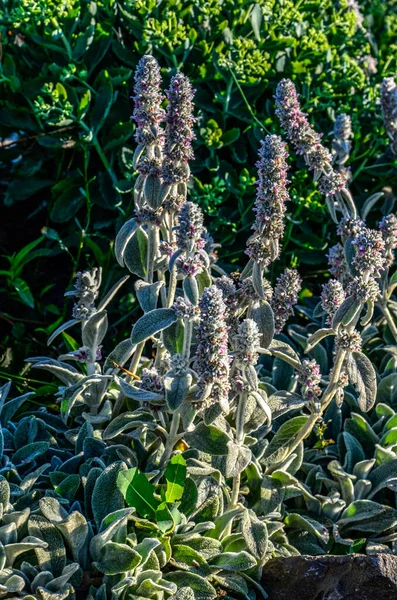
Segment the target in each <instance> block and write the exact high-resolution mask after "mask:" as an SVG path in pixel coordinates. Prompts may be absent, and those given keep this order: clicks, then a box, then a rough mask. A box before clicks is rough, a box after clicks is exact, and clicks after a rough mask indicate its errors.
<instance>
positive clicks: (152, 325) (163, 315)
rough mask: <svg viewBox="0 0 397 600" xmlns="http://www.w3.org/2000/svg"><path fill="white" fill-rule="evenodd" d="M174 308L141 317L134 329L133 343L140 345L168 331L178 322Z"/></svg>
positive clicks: (161, 309)
mask: <svg viewBox="0 0 397 600" xmlns="http://www.w3.org/2000/svg"><path fill="white" fill-rule="evenodd" d="M176 318H177V317H176V314H175V311H174V310H173V309H172V308H157V309H156V310H151V311H150V312H148V313H146V314H145V315H143V317H141V318H140V319H139V320H138V321H137V322H136V323H135V325H134V327H133V328H132V333H131V343H132V344H139V343H140V342H144V341H145V340H147V339H149V338H150V337H152V336H153V335H155V334H156V333H158V332H159V331H162V330H163V329H166V328H167V327H169V326H170V325H172V323H175V321H176Z"/></svg>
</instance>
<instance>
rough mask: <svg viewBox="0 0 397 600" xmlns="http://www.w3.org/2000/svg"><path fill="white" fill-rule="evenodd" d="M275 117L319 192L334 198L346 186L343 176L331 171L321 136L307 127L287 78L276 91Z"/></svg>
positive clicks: (329, 159) (307, 122)
mask: <svg viewBox="0 0 397 600" xmlns="http://www.w3.org/2000/svg"><path fill="white" fill-rule="evenodd" d="M275 100H276V106H277V109H276V114H277V116H278V117H279V119H280V122H281V125H282V127H283V129H284V130H285V132H286V134H287V138H288V139H289V140H290V142H292V144H293V145H294V147H295V150H296V152H297V154H301V155H303V156H304V158H305V161H306V164H307V165H308V167H309V170H311V171H313V172H314V179H315V180H316V181H319V188H320V191H321V192H322V193H323V194H325V195H326V196H334V195H335V194H336V193H338V192H340V191H341V190H343V189H344V188H345V187H346V177H345V176H344V175H343V174H341V173H337V172H336V171H334V169H333V168H332V155H331V153H330V152H329V151H328V150H327V149H326V148H325V147H324V146H323V145H322V144H321V137H322V136H321V134H319V133H317V132H316V131H315V130H314V129H313V127H312V126H311V125H310V123H309V121H308V119H307V115H306V114H305V113H304V112H302V110H301V107H300V105H299V100H298V94H297V92H296V89H295V86H294V84H293V83H292V81H290V80H289V79H282V80H281V81H280V83H279V84H278V86H277V89H276V95H275Z"/></svg>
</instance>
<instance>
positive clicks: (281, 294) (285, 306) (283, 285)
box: [271, 269, 302, 333]
mask: <svg viewBox="0 0 397 600" xmlns="http://www.w3.org/2000/svg"><path fill="white" fill-rule="evenodd" d="M301 284H302V280H301V278H300V276H299V273H298V271H296V270H295V269H285V270H284V272H283V273H282V274H281V275H280V277H278V278H277V282H276V285H275V288H274V293H273V297H272V300H271V306H272V309H273V312H274V323H275V331H276V333H280V332H281V330H282V329H283V327H284V325H285V323H286V322H287V320H288V318H289V317H290V316H292V315H293V314H294V306H295V304H296V303H297V302H298V294H299V292H300V289H301Z"/></svg>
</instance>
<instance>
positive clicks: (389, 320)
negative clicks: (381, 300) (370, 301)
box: [380, 304, 397, 342]
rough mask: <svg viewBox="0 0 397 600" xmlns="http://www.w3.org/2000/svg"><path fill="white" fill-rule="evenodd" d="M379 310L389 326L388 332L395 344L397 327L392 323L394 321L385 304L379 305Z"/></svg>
mask: <svg viewBox="0 0 397 600" xmlns="http://www.w3.org/2000/svg"><path fill="white" fill-rule="evenodd" d="M380 309H381V311H382V313H383V316H384V317H385V319H386V321H387V324H388V326H389V329H390V331H391V332H392V335H393V337H394V339H395V340H396V342H397V327H396V324H395V322H394V319H393V316H392V314H391V312H390V310H389V309H388V307H387V306H386V304H380Z"/></svg>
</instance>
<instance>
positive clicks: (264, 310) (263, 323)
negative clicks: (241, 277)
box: [248, 300, 274, 348]
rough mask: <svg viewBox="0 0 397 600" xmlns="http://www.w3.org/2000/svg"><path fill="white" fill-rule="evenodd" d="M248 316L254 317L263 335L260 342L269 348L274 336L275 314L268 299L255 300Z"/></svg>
mask: <svg viewBox="0 0 397 600" xmlns="http://www.w3.org/2000/svg"><path fill="white" fill-rule="evenodd" d="M248 317H249V318H250V319H253V320H254V321H255V323H256V324H257V326H258V329H259V333H260V334H262V335H261V341H260V344H261V346H262V347H263V348H268V346H269V345H270V344H271V342H272V340H273V337H274V314H273V310H272V307H271V306H270V304H269V302H267V301H266V300H258V301H255V302H254V303H253V304H252V306H251V307H250V309H249V311H248Z"/></svg>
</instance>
